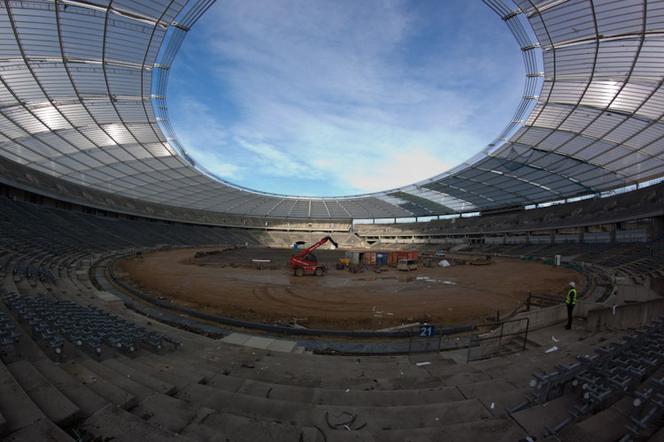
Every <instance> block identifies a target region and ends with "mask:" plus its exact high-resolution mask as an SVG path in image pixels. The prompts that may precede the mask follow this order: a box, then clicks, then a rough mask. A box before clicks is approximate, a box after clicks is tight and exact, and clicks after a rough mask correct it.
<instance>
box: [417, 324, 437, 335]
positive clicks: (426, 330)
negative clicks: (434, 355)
mask: <svg viewBox="0 0 664 442" xmlns="http://www.w3.org/2000/svg"><path fill="white" fill-rule="evenodd" d="M428 336H436V327H435V326H433V325H420V337H422V338H426V337H428Z"/></svg>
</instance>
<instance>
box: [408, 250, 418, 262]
mask: <svg viewBox="0 0 664 442" xmlns="http://www.w3.org/2000/svg"><path fill="white" fill-rule="evenodd" d="M408 259H412V260H413V261H417V252H408Z"/></svg>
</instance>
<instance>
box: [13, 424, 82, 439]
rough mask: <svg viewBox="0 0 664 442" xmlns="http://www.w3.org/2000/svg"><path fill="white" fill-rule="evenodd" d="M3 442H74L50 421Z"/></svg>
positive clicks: (19, 432)
mask: <svg viewBox="0 0 664 442" xmlns="http://www.w3.org/2000/svg"><path fill="white" fill-rule="evenodd" d="M2 440H3V442H37V441H39V442H74V439H72V438H71V436H69V435H68V434H67V433H65V432H64V431H63V430H62V429H60V427H58V426H56V425H55V424H54V423H53V422H51V421H49V420H41V421H38V422H35V423H34V424H31V425H28V426H27V427H25V428H22V429H21V430H19V431H16V432H14V433H12V434H10V435H8V436H7V437H5V438H4V439H2Z"/></svg>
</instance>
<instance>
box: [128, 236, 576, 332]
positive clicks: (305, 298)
mask: <svg viewBox="0 0 664 442" xmlns="http://www.w3.org/2000/svg"><path fill="white" fill-rule="evenodd" d="M201 250H204V249H200V248H197V249H179V250H169V251H160V252H154V253H149V254H146V255H145V256H144V257H143V258H131V259H127V260H125V261H122V262H120V263H118V268H117V269H116V275H117V276H120V277H125V278H128V279H129V280H130V281H132V282H133V283H134V284H136V285H138V286H139V287H140V288H141V289H142V290H143V291H145V292H147V293H151V294H153V295H155V296H164V297H166V298H169V299H171V300H172V302H175V303H178V304H180V305H185V306H188V307H195V308H197V309H200V310H202V311H206V312H212V313H218V314H223V315H226V316H232V317H236V318H241V319H246V320H252V321H259V322H268V323H280V324H287V323H297V324H300V325H302V326H305V327H310V328H327V329H381V328H386V327H391V326H396V325H400V324H403V323H411V322H416V321H427V322H430V323H435V324H443V325H448V324H459V323H471V322H484V321H486V320H487V319H488V318H491V317H494V318H495V315H496V311H497V310H498V311H500V313H501V316H504V315H506V314H508V313H509V312H511V311H513V310H514V309H515V308H516V307H517V306H518V305H519V303H521V302H523V301H524V300H525V298H526V297H527V296H528V293H529V292H532V293H540V294H542V293H545V294H556V293H558V294H560V296H561V302H562V297H563V293H564V291H565V288H566V286H567V283H568V282H569V281H572V280H573V281H576V283H577V287H580V285H581V284H582V281H583V278H582V277H581V275H580V274H578V273H576V272H574V271H572V270H568V269H563V268H555V267H551V266H547V265H544V264H539V263H533V262H524V261H519V260H511V259H500V258H498V259H495V260H494V263H493V264H491V265H485V266H474V265H458V266H452V267H447V268H440V267H435V268H420V269H419V270H417V271H412V272H398V271H397V270H396V269H389V270H388V271H384V272H381V273H375V272H373V271H366V272H363V273H358V274H351V273H349V272H348V271H347V270H344V271H342V270H336V269H334V263H335V262H336V260H337V258H338V257H340V256H342V255H343V252H340V251H331V250H319V251H317V252H316V255H317V256H318V259H319V260H320V261H322V262H324V263H326V264H328V268H329V269H330V270H329V271H328V273H327V275H325V276H323V277H315V276H304V277H295V276H292V274H291V271H290V270H289V269H288V267H287V265H286V264H287V261H288V258H289V257H290V255H291V253H292V251H290V250H278V249H265V248H263V249H258V248H249V249H238V250H232V251H226V252H223V253H221V254H215V255H210V256H206V257H204V258H194V254H195V252H197V251H201ZM252 258H257V259H269V260H271V261H272V262H271V263H269V264H266V266H267V267H268V269H265V268H264V269H262V270H257V269H256V268H255V266H253V265H252V264H251V259H252Z"/></svg>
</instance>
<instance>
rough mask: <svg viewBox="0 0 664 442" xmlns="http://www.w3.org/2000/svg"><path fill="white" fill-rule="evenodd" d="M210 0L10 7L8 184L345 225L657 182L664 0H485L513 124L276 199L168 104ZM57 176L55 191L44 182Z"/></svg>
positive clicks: (662, 129) (0, 15)
mask: <svg viewBox="0 0 664 442" xmlns="http://www.w3.org/2000/svg"><path fill="white" fill-rule="evenodd" d="M212 3H214V0H192V1H189V2H187V1H185V0H143V1H136V0H115V1H102V0H50V1H11V0H1V1H0V155H1V156H2V157H3V163H4V164H5V166H3V167H1V168H0V172H1V174H0V179H1V180H2V181H4V182H6V183H7V184H12V185H19V186H20V187H26V186H25V185H24V184H22V183H25V182H26V180H27V181H29V182H31V183H32V186H31V187H32V188H39V187H41V190H43V191H44V192H47V193H48V194H51V195H53V194H57V195H59V196H61V197H64V198H65V199H67V198H66V197H67V189H69V188H70V187H71V186H77V187H80V186H83V187H82V188H83V189H84V192H85V190H86V189H87V191H89V192H92V194H93V195H108V198H106V199H104V198H97V200H98V201H106V203H103V202H102V203H100V204H102V205H104V206H108V208H110V209H113V207H112V206H113V204H112V201H114V200H113V198H126V199H129V200H132V199H133V200H134V201H135V202H138V203H139V204H138V205H139V207H140V203H141V202H146V203H149V204H157V205H165V206H174V207H178V208H187V209H198V210H202V211H209V212H221V213H228V214H235V215H250V216H269V217H294V218H319V219H348V218H387V217H390V218H391V217H412V216H428V215H443V214H448V213H455V212H462V211H477V210H485V209H491V208H500V207H506V206H515V205H529V204H534V203H538V202H544V201H552V200H560V199H565V198H569V197H574V196H578V195H585V194H592V193H597V192H601V191H605V190H610V189H613V188H617V187H623V186H626V185H630V184H634V183H638V182H642V181H646V180H649V179H653V178H657V177H660V176H662V175H664V123H663V122H662V116H663V114H664V91H663V90H662V82H663V80H664V1H660V0H657V1H655V0H602V1H589V0H515V1H514V3H512V2H511V1H507V0H484V3H486V4H487V6H489V7H490V8H491V9H493V10H494V11H495V12H496V13H497V14H498V15H499V16H500V17H501V18H502V19H503V20H504V21H505V23H506V24H507V26H508V27H509V29H510V31H511V32H512V33H513V35H514V37H515V38H516V40H517V42H518V44H519V46H520V47H521V51H522V53H523V59H524V66H525V74H526V75H525V77H526V79H525V87H524V96H523V100H522V101H521V104H520V105H519V107H518V108H517V110H516V112H515V115H514V117H513V118H512V120H511V121H510V123H509V124H508V125H507V127H506V129H505V130H504V131H503V133H501V134H500V135H499V136H498V137H497V139H496V140H495V141H494V142H493V143H491V144H490V145H489V146H488V147H486V148H485V149H484V150H482V152H480V153H479V154H477V155H475V156H473V157H472V158H471V159H469V160H468V161H466V162H465V163H463V164H461V165H460V166H458V167H456V168H454V169H452V170H450V171H447V172H445V173H442V174H441V175H438V176H436V177H433V178H431V179H428V180H425V181H422V182H418V183H416V184H413V185H410V186H406V187H403V188H400V189H394V190H390V191H385V192H379V193H375V194H370V195H362V196H353V197H339V198H304V197H296V196H283V195H272V194H267V193H261V192H256V191H252V190H249V189H243V188H240V187H238V186H235V185H233V184H231V183H228V182H224V181H223V180H220V179H218V178H215V177H214V176H213V175H212V174H210V173H208V172H206V171H205V170H204V169H203V168H202V167H200V166H198V165H196V164H195V163H194V161H193V160H192V159H190V158H189V157H188V155H187V154H186V151H185V150H184V149H183V148H182V147H181V146H180V144H179V143H178V141H177V138H176V134H175V133H174V132H173V130H172V128H171V125H170V122H169V120H168V114H167V107H166V97H165V93H166V90H167V82H168V74H169V66H170V65H171V64H172V62H173V60H174V57H175V56H176V54H177V51H178V48H179V47H180V45H181V43H182V41H183V39H184V38H185V36H186V35H187V33H188V32H189V30H190V29H191V27H192V26H193V25H194V24H195V22H196V21H197V19H198V18H199V17H200V16H201V15H202V14H203V13H205V11H206V10H207V9H208V8H209V7H210V6H211V4H212ZM469 149H470V150H471V151H476V150H477V149H479V146H469ZM376 154H377V155H380V152H377V153H376ZM7 160H9V161H7ZM7 164H9V166H7ZM39 177H46V178H47V179H46V180H44V179H40V178H39ZM53 178H55V179H56V181H57V182H59V183H61V185H57V186H52V185H49V186H48V188H46V186H45V184H44V183H46V182H50V181H48V180H51V181H52V179H53ZM62 180H64V181H62ZM99 192H104V193H103V194H102V193H99Z"/></svg>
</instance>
